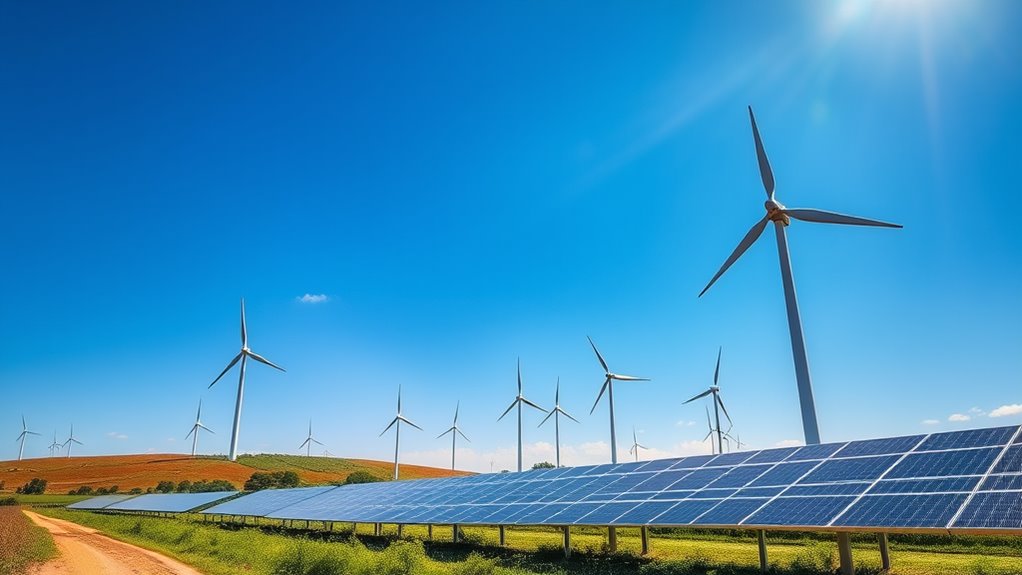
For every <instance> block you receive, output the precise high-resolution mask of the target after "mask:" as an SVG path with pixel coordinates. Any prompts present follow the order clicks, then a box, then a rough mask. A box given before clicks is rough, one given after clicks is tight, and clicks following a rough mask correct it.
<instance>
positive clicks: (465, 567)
mask: <svg viewBox="0 0 1022 575" xmlns="http://www.w3.org/2000/svg"><path fill="white" fill-rule="evenodd" d="M496 572H497V562H496V561H494V560H493V559H487V558H485V557H483V556H482V555H480V554H478V553H475V552H473V553H470V554H469V556H468V557H466V558H465V560H464V561H462V562H461V563H455V564H454V565H453V568H452V569H451V573H452V574H453V575H493V574H494V573H496Z"/></svg>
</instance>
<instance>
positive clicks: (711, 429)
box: [703, 407, 724, 454]
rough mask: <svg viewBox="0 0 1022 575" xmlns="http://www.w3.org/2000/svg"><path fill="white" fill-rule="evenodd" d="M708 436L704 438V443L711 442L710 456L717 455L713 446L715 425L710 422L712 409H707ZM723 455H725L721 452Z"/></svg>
mask: <svg viewBox="0 0 1022 575" xmlns="http://www.w3.org/2000/svg"><path fill="white" fill-rule="evenodd" d="M706 430H707V431H706V436H705V437H703V441H706V440H707V439H709V440H710V454H713V453H716V448H714V446H713V423H712V422H711V421H710V408H709V407H707V408H706ZM721 453H724V451H723V450H721Z"/></svg>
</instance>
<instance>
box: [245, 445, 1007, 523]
mask: <svg viewBox="0 0 1022 575" xmlns="http://www.w3.org/2000/svg"><path fill="white" fill-rule="evenodd" d="M1020 435H1022V428H1020V427H1017V426H1012V427H1000V428H991V429H979V430H969V431H960V432H948V433H936V434H931V435H915V436H909V437H895V438H885V439H874V440H865V441H852V442H846V443H830V444H822V445H811V446H805V447H790V448H780V449H767V450H763V451H746V452H736V453H727V454H723V455H703V456H694V457H686V458H681V459H665V460H655V461H645V462H637V463H623V464H618V465H596V466H588V467H573V468H559V469H549V470H535V471H528V472H524V473H503V474H486V475H476V476H469V477H457V478H448V479H431V480H418V481H403V482H386V483H371V484H363V485H351V486H345V487H340V488H337V489H331V490H327V491H325V492H322V493H319V494H316V495H314V496H310V497H308V498H305V499H303V500H301V501H297V502H295V503H293V504H291V505H287V506H284V507H281V508H278V509H277V510H275V511H272V512H269V513H267V514H266V515H265V516H266V517H270V518H275V519H300V520H313V521H351V522H365V523H409V524H448V523H457V524H481V525H494V524H501V525H599V526H605V525H615V526H643V525H656V526H703V527H749V528H770V529H779V528H780V529H783V528H792V529H832V530H846V529H847V530H854V529H860V528H861V529H870V530H881V531H913V530H931V531H932V530H941V531H944V530H956V529H958V530H997V531H999V532H1022V437H1020ZM294 491H301V490H294ZM291 496H293V495H291V494H289V495H288V497H291ZM248 497H252V496H247V497H243V498H240V499H238V500H237V504H239V505H240V504H242V502H244V501H245V499H247V498H248ZM232 503H234V502H232Z"/></svg>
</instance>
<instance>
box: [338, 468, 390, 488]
mask: <svg viewBox="0 0 1022 575" xmlns="http://www.w3.org/2000/svg"><path fill="white" fill-rule="evenodd" d="M377 481H383V480H382V479H380V478H379V477H377V476H375V475H373V474H372V473H369V472H368V471H356V472H354V473H349V474H348V477H347V478H346V479H345V480H344V485H355V484H357V483H375V482H377Z"/></svg>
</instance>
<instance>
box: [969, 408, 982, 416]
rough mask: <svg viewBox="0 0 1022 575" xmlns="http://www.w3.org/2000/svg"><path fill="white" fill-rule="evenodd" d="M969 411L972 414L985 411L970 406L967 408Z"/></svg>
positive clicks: (980, 413) (979, 413)
mask: <svg viewBox="0 0 1022 575" xmlns="http://www.w3.org/2000/svg"><path fill="white" fill-rule="evenodd" d="M969 413H972V414H974V415H984V413H985V412H984V411H983V410H982V409H980V408H978V407H972V408H969Z"/></svg>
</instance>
